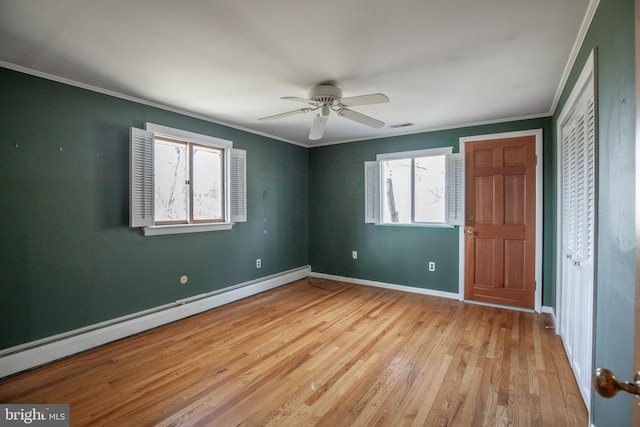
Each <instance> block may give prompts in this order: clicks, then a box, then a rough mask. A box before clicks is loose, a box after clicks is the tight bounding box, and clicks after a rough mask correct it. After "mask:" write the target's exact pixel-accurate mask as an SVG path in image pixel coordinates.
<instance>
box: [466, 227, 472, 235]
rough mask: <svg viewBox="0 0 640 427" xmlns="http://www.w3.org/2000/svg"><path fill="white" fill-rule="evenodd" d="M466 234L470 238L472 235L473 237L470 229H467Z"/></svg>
mask: <svg viewBox="0 0 640 427" xmlns="http://www.w3.org/2000/svg"><path fill="white" fill-rule="evenodd" d="M467 234H468V235H469V236H472V235H473V230H472V229H470V228H469V229H467Z"/></svg>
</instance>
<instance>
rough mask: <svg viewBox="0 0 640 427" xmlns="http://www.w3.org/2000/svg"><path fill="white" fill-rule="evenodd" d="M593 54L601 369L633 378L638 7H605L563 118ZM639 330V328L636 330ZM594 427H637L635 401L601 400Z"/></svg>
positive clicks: (607, 1)
mask: <svg viewBox="0 0 640 427" xmlns="http://www.w3.org/2000/svg"><path fill="white" fill-rule="evenodd" d="M592 49H596V51H597V66H596V68H597V71H596V73H597V74H596V75H597V97H598V138H599V140H598V150H599V151H598V203H597V204H598V220H597V234H598V236H597V261H596V271H597V272H596V318H595V367H606V368H608V369H611V370H612V371H613V372H614V373H615V374H616V375H617V376H618V378H619V379H620V380H624V381H628V380H630V379H631V377H632V373H633V340H634V323H635V319H634V298H633V297H634V292H635V291H634V288H635V245H636V238H635V214H636V213H635V209H634V200H635V167H636V165H635V111H636V110H635V109H636V103H635V75H634V73H635V64H634V61H635V56H634V54H635V48H634V2H633V0H601V1H600V6H599V7H598V10H597V12H596V15H595V16H594V19H593V21H592V24H591V27H590V28H589V31H588V33H587V36H586V38H585V41H584V43H583V46H582V48H581V49H580V52H579V55H578V58H577V60H576V63H575V66H574V68H573V69H572V71H571V75H570V78H569V80H568V83H567V85H566V88H565V90H564V92H563V94H562V97H561V100H560V104H559V106H558V109H557V110H556V111H557V114H556V116H554V128H556V127H557V123H556V121H557V119H558V115H559V114H560V112H561V110H562V106H563V105H564V104H565V102H566V99H567V98H568V96H569V93H570V92H571V88H572V87H573V85H574V83H575V81H576V80H577V78H578V76H579V74H580V72H581V70H582V68H583V67H584V64H585V61H586V59H587V57H588V55H589V53H590V52H591V50H592ZM636 327H640V326H639V325H636ZM592 402H593V404H592V410H593V412H592V415H593V421H594V425H595V426H612V425H616V426H627V425H629V426H630V425H631V423H632V421H631V407H632V403H631V402H632V398H631V396H630V395H628V394H626V393H618V394H617V395H616V397H615V398H613V399H604V398H602V397H600V396H598V395H595V394H594V397H593V398H592Z"/></svg>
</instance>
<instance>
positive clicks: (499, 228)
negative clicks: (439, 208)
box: [465, 136, 536, 309]
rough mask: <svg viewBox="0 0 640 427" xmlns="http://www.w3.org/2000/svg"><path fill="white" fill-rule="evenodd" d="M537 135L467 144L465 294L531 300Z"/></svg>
mask: <svg viewBox="0 0 640 427" xmlns="http://www.w3.org/2000/svg"><path fill="white" fill-rule="evenodd" d="M535 150H536V140H535V136H523V137H517V138H505V139H494V140H486V141H477V142H473V143H470V144H468V145H467V146H466V150H465V152H466V154H465V164H466V166H465V167H466V214H467V217H466V223H465V299H467V300H473V301H481V302H487V303H493V304H500V305H509V306H515V307H522V308H530V309H533V308H534V304H535V286H536V284H535V227H536V194H535V192H536V154H535Z"/></svg>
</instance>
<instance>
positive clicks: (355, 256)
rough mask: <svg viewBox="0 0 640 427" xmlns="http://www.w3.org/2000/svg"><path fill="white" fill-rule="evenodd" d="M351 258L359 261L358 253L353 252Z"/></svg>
mask: <svg viewBox="0 0 640 427" xmlns="http://www.w3.org/2000/svg"><path fill="white" fill-rule="evenodd" d="M351 258H353V259H358V251H351Z"/></svg>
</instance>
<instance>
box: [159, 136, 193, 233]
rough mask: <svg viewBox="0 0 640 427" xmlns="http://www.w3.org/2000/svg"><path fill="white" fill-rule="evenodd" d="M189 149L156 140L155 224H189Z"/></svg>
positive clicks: (173, 143)
mask: <svg viewBox="0 0 640 427" xmlns="http://www.w3.org/2000/svg"><path fill="white" fill-rule="evenodd" d="M188 181H189V166H188V164H187V145H186V144H184V143H176V142H172V141H169V140H165V139H160V138H156V139H155V152H154V183H155V194H154V216H155V221H156V223H186V222H187V219H188V216H189V185H188Z"/></svg>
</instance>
